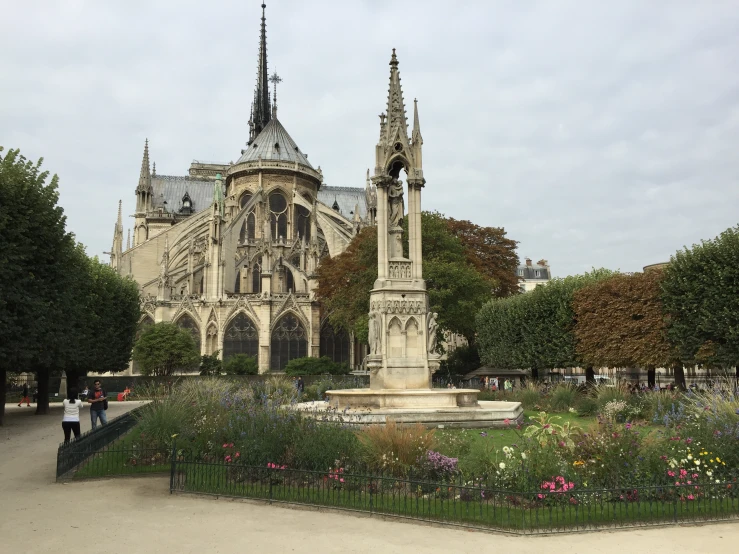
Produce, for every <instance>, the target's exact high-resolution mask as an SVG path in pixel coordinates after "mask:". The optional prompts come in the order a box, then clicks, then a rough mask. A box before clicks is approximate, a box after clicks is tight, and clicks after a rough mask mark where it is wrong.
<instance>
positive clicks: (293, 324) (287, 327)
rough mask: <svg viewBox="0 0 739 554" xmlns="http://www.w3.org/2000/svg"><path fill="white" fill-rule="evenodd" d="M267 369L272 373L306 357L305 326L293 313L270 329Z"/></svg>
mask: <svg viewBox="0 0 739 554" xmlns="http://www.w3.org/2000/svg"><path fill="white" fill-rule="evenodd" d="M270 347H271V355H270V362H269V368H270V369H271V370H272V371H280V370H283V369H285V366H286V365H287V362H289V361H290V360H293V359H295V358H304V357H305V356H307V355H308V333H307V332H306V329H305V326H304V325H303V323H302V322H301V321H300V318H298V317H297V316H296V315H295V314H293V313H288V314H285V315H284V316H283V317H281V318H280V319H279V320H278V321H277V323H276V324H275V326H274V327H273V329H272V336H271V341H270Z"/></svg>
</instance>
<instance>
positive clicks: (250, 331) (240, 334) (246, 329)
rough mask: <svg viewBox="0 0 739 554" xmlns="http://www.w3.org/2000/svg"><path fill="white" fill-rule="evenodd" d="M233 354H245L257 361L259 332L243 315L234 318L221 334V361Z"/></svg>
mask: <svg viewBox="0 0 739 554" xmlns="http://www.w3.org/2000/svg"><path fill="white" fill-rule="evenodd" d="M234 354H247V355H249V356H253V357H254V358H256V359H257V360H258V359H259V331H258V330H257V327H256V325H254V322H253V321H252V320H251V319H250V318H249V316H247V315H246V314H245V313H243V312H242V313H240V314H238V315H237V316H236V317H234V318H233V319H232V320H231V321H230V322H229V324H228V325H227V326H226V331H225V332H224V333H223V359H224V360H227V359H228V358H230V357H231V356H233V355H234Z"/></svg>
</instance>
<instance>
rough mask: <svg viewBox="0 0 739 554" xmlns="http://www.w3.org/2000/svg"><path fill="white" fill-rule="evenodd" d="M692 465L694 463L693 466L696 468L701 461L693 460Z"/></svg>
mask: <svg viewBox="0 0 739 554" xmlns="http://www.w3.org/2000/svg"><path fill="white" fill-rule="evenodd" d="M693 463H694V464H695V465H697V466H699V465H701V461H700V460H695V461H693Z"/></svg>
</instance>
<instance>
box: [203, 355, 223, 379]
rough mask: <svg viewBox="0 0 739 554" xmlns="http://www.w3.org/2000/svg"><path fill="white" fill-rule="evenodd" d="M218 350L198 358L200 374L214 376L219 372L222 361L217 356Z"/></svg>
mask: <svg viewBox="0 0 739 554" xmlns="http://www.w3.org/2000/svg"><path fill="white" fill-rule="evenodd" d="M218 352H219V351H218V350H216V351H215V352H213V354H209V355H207V354H206V355H205V356H202V357H201V358H200V375H205V376H216V375H220V374H221V370H222V369H223V362H221V360H220V359H219V358H218Z"/></svg>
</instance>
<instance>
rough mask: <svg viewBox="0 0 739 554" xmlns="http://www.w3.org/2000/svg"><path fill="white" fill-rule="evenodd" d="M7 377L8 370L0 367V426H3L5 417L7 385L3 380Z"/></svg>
mask: <svg viewBox="0 0 739 554" xmlns="http://www.w3.org/2000/svg"><path fill="white" fill-rule="evenodd" d="M7 378H8V372H7V371H6V370H5V369H0V402H2V403H1V404H0V427H2V426H3V419H5V395H6V394H7V393H6V389H7V387H6V386H5V380H6V379H7Z"/></svg>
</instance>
